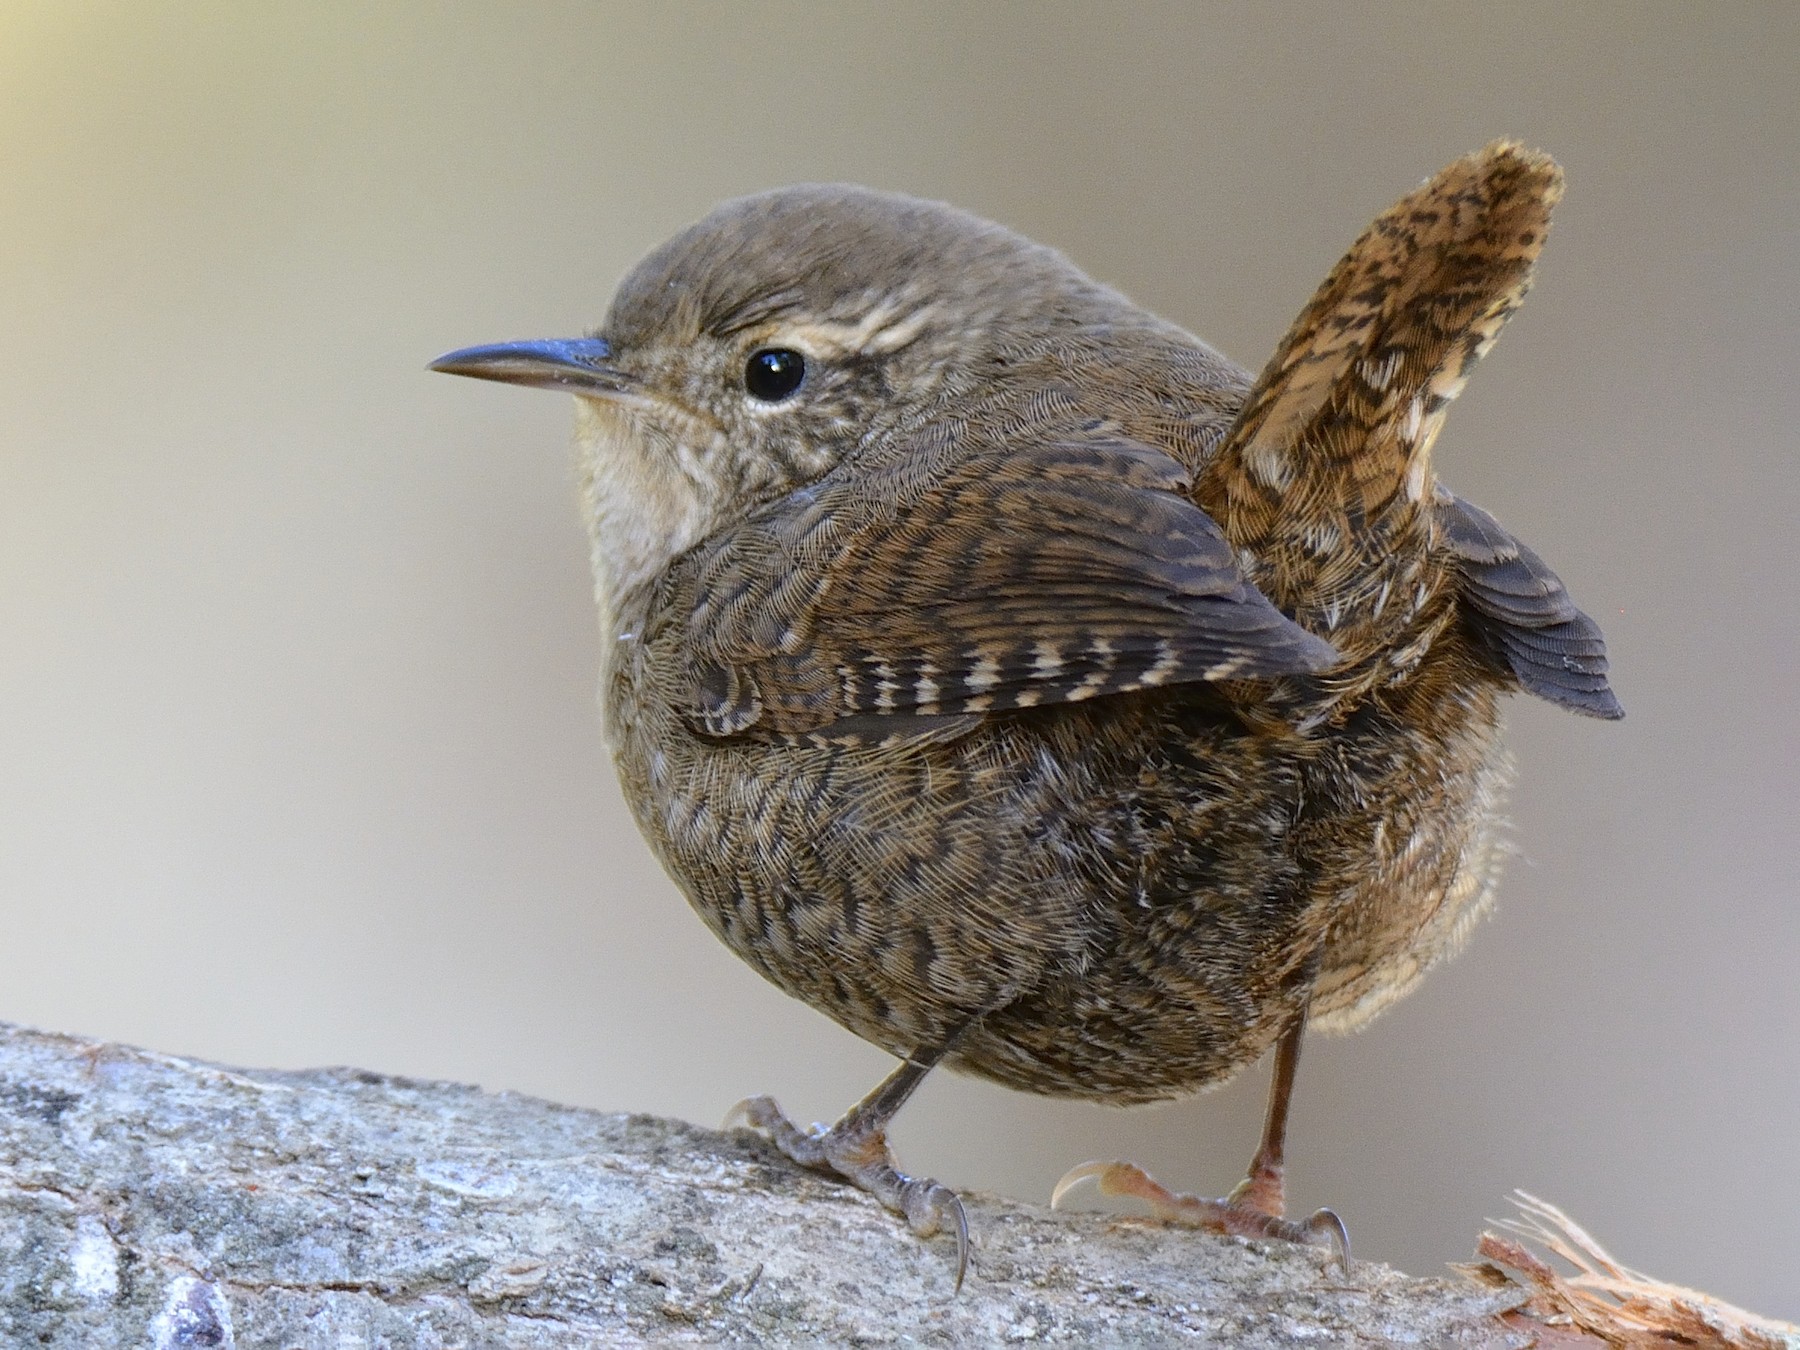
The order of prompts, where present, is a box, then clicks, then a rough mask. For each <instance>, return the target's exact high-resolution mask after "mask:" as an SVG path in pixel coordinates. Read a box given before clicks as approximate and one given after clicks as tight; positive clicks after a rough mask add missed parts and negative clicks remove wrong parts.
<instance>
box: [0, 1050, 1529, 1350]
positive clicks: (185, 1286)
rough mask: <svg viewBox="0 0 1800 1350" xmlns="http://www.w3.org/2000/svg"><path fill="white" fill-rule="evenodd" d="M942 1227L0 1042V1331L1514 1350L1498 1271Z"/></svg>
mask: <svg viewBox="0 0 1800 1350" xmlns="http://www.w3.org/2000/svg"><path fill="white" fill-rule="evenodd" d="M970 1222H971V1227H972V1229H973V1232H974V1237H975V1244H976V1253H975V1259H974V1267H973V1269H972V1270H971V1272H970V1276H969V1282H968V1284H967V1286H966V1287H965V1288H964V1290H963V1292H962V1294H961V1295H960V1296H958V1297H953V1296H952V1294H951V1288H950V1281H951V1271H952V1258H951V1254H950V1248H949V1244H948V1243H947V1242H945V1241H934V1242H924V1241H920V1240H918V1239H916V1238H914V1237H912V1236H911V1235H909V1234H908V1233H907V1232H906V1231H905V1228H904V1226H903V1225H902V1224H901V1223H899V1222H898V1221H896V1220H895V1219H894V1218H893V1217H892V1216H890V1215H888V1214H887V1213H885V1212H884V1211H882V1210H881V1209H880V1208H879V1207H878V1206H876V1205H875V1204H874V1203H873V1202H872V1201H871V1200H869V1199H868V1198H867V1197H866V1196H864V1195H862V1194H860V1193H858V1192H856V1191H853V1190H851V1189H850V1188H848V1187H845V1186H841V1185H837V1184H835V1183H833V1182H831V1181H829V1180H826V1179H823V1178H819V1177H815V1176H812V1175H810V1174H808V1173H805V1172H803V1171H801V1170H799V1169H797V1168H795V1167H793V1166H791V1165H790V1164H788V1163H787V1162H786V1161H785V1160H783V1159H782V1158H780V1157H779V1155H777V1154H775V1153H774V1152H773V1151H772V1150H771V1149H770V1148H768V1147H767V1146H766V1145H764V1144H763V1143H762V1142H761V1141H760V1140H758V1139H755V1138H753V1137H751V1136H749V1135H747V1134H742V1133H738V1134H717V1133H713V1132H711V1131H707V1130H700V1129H696V1128H694V1127H693V1126H690V1125H684V1124H681V1123H679V1122H675V1121H668V1120H660V1119H657V1118H655V1117H651V1116H633V1115H606V1114H602V1113H599V1112H593V1111H584V1110H576V1109H574V1108H570V1107H563V1106H556V1105H553V1104H551V1103H549V1102H543V1101H537V1100H534V1099H532V1098H528V1097H520V1096H515V1095H511V1094H506V1093H501V1094H490V1093H484V1092H480V1091H478V1090H476V1089H474V1088H469V1087H461V1086H456V1085H452V1084H444V1083H425V1082H415V1081H411V1080H407V1079H400V1078H387V1077H381V1076H378V1075H375V1074H369V1073H362V1072H358V1071H355V1070H347V1069H326V1070H318V1071H313V1072H306V1073H277V1072H267V1071H246V1070H236V1069H224V1068H219V1067H217V1066H214V1065H209V1064H202V1063H198V1062H195V1061H192V1060H184V1059H176V1058H172V1057H170V1056H166V1055H158V1054H152V1053H149V1052H146V1051H141V1050H134V1049H130V1048H127V1047H123V1046H117V1045H105V1044H98V1043H94V1042H88V1041H82V1040H77V1039H74V1038H70V1037H65V1036H53V1035H46V1034H42V1033H38V1032H32V1031H26V1030H23V1029H19V1028H10V1027H6V1026H4V1025H3V1024H0V1342H4V1343H5V1344H7V1345H22V1344H32V1345H48V1346H80V1347H83V1348H84V1350H85V1348H87V1347H108V1346H133V1347H136V1346H144V1345H152V1346H155V1347H157V1348H158V1350H165V1348H167V1347H175V1346H280V1347H289V1346H339V1345H374V1344H385V1345H390V1346H396V1347H400V1346H450V1345H505V1346H513V1347H548V1346H557V1347H562V1346H578V1345H593V1344H621V1343H623V1344H634V1343H642V1342H656V1343H682V1342H690V1343H717V1342H738V1343H752V1344H755V1343H769V1344H786V1343H791V1342H796V1341H799V1342H816V1341H823V1342H832V1343H849V1342H876V1343H881V1342H891V1341H918V1342H925V1343H929V1344H945V1345H958V1344H981V1345H988V1344H1001V1343H1006V1342H1015V1343H1019V1342H1033V1341H1057V1342H1063V1343H1079V1344H1094V1343H1102V1344H1109V1343H1119V1342H1128V1343H1131V1344H1134V1345H1165V1344H1175V1343H1186V1344H1192V1343H1195V1342H1196V1341H1197V1342H1200V1343H1207V1342H1211V1343H1215V1344H1224V1345H1233V1346H1244V1347H1262V1346H1290V1345H1305V1346H1308V1347H1317V1346H1321V1345H1333V1346H1335V1345H1350V1346H1362V1345H1368V1346H1375V1345H1391V1344H1393V1343H1395V1342H1396V1341H1403V1342H1407V1343H1412V1344H1420V1345H1457V1346H1470V1347H1486V1346H1503V1345H1505V1346H1518V1345H1524V1344H1527V1343H1528V1342H1529V1340H1530V1333H1529V1331H1528V1330H1522V1329H1521V1324H1519V1323H1517V1322H1516V1321H1513V1322H1507V1321H1502V1320H1501V1317H1500V1314H1502V1313H1504V1312H1506V1311H1507V1310H1510V1309H1513V1308H1516V1307H1517V1306H1519V1305H1520V1304H1521V1303H1522V1302H1523V1301H1524V1299H1525V1298H1526V1297H1527V1291H1526V1290H1525V1289H1523V1288H1520V1287H1519V1286H1518V1285H1516V1284H1504V1285H1495V1284H1492V1283H1488V1284H1481V1283H1477V1282H1474V1281H1469V1280H1460V1279H1456V1278H1443V1279H1414V1278H1411V1277H1408V1276H1405V1275H1401V1274H1399V1273H1398V1272H1396V1271H1393V1270H1390V1269H1388V1268H1386V1267H1384V1266H1380V1265H1376V1264H1373V1263H1370V1262H1363V1261H1359V1262H1357V1263H1356V1264H1355V1265H1354V1267H1353V1268H1352V1270H1351V1272H1350V1273H1349V1275H1347V1276H1346V1275H1344V1274H1342V1273H1341V1272H1338V1271H1336V1270H1333V1269H1331V1268H1330V1267H1329V1266H1328V1264H1327V1262H1326V1259H1325V1257H1324V1255H1323V1254H1322V1253H1315V1252H1312V1251H1306V1250H1299V1249H1295V1248H1291V1247H1287V1246H1285V1245H1283V1244H1279V1243H1274V1244H1253V1243H1249V1242H1245V1241H1241V1240H1238V1239H1229V1238H1220V1237H1214V1236H1211V1235H1209V1234H1205V1233H1196V1232H1191V1231H1171V1230H1166V1229H1162V1228H1159V1227H1156V1226H1154V1225H1151V1224H1147V1223H1142V1222H1138V1221H1135V1220H1122V1219H1109V1218H1105V1217H1102V1216H1098V1215H1071V1214H1051V1213H1049V1212H1047V1211H1045V1210H1042V1209H1038V1208H1034V1207H1032V1206H1027V1205H1020V1204H1016V1203H1014V1202H1011V1201H1007V1200H1000V1199H995V1198H992V1197H988V1196H975V1197H971V1198H970Z"/></svg>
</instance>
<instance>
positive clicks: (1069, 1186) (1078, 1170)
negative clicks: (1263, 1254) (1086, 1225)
mask: <svg viewBox="0 0 1800 1350" xmlns="http://www.w3.org/2000/svg"><path fill="white" fill-rule="evenodd" d="M1084 1181H1092V1182H1094V1183H1095V1185H1096V1186H1098V1188H1099V1190H1100V1194H1102V1195H1129V1196H1135V1197H1136V1198H1137V1199H1139V1200H1142V1201H1144V1202H1145V1203H1146V1204H1147V1205H1149V1206H1150V1212H1151V1213H1152V1214H1154V1215H1155V1216H1156V1217H1157V1218H1158V1219H1161V1220H1162V1221H1163V1222H1164V1223H1173V1224H1183V1225H1185V1226H1187V1227H1190V1228H1205V1229H1209V1230H1210V1231H1212V1232H1215V1233H1236V1234H1237V1235H1238V1236H1240V1237H1258V1238H1280V1239H1282V1240H1283V1241H1285V1242H1298V1243H1302V1244H1304V1245H1307V1246H1312V1247H1326V1248H1330V1249H1331V1251H1332V1252H1333V1254H1334V1255H1335V1256H1336V1257H1337V1263H1338V1265H1339V1267H1340V1268H1341V1269H1344V1270H1349V1269H1350V1232H1349V1230H1348V1229H1347V1228H1345V1227H1344V1221H1343V1220H1342V1219H1340V1218H1338V1216H1337V1215H1336V1214H1334V1213H1333V1212H1332V1211H1331V1210H1329V1209H1321V1210H1319V1211H1317V1212H1316V1213H1314V1214H1313V1215H1312V1216H1311V1217H1310V1218H1308V1219H1305V1220H1302V1221H1300V1222H1295V1221H1294V1220H1292V1219H1288V1218H1284V1217H1283V1216H1282V1190H1281V1178H1280V1175H1279V1174H1278V1173H1276V1174H1270V1173H1267V1172H1261V1171H1258V1172H1253V1173H1252V1174H1251V1175H1250V1177H1248V1178H1247V1179H1246V1180H1245V1181H1244V1182H1243V1183H1242V1184H1240V1185H1239V1186H1238V1187H1237V1189H1236V1190H1234V1191H1232V1193H1231V1194H1230V1195H1228V1196H1226V1197H1225V1198H1224V1199H1223V1200H1208V1199H1205V1198H1203V1197H1201V1196H1198V1195H1185V1194H1182V1193H1181V1192H1178V1191H1172V1190H1170V1189H1169V1188H1168V1187H1167V1186H1164V1185H1163V1184H1162V1183H1161V1182H1160V1181H1158V1180H1157V1179H1156V1178H1155V1177H1153V1176H1151V1175H1150V1174H1149V1173H1148V1172H1146V1171H1145V1170H1144V1169H1143V1168H1141V1167H1139V1166H1138V1165H1137V1164H1136V1163H1128V1162H1085V1163H1082V1164H1081V1165H1080V1166H1078V1167H1072V1168H1070V1169H1069V1171H1068V1172H1066V1173H1064V1175H1063V1179H1062V1180H1061V1181H1059V1182H1057V1183H1056V1189H1055V1191H1053V1192H1052V1193H1051V1196H1050V1207H1051V1208H1052V1209H1055V1208H1056V1207H1057V1206H1058V1205H1059V1204H1060V1203H1061V1201H1062V1199H1063V1197H1065V1196H1066V1195H1068V1193H1069V1192H1070V1191H1071V1190H1073V1189H1074V1188H1075V1187H1076V1186H1078V1185H1080V1184H1081V1183H1082V1182H1084Z"/></svg>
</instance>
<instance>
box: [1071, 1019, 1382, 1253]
mask: <svg viewBox="0 0 1800 1350" xmlns="http://www.w3.org/2000/svg"><path fill="white" fill-rule="evenodd" d="M1305 1032H1306V1014H1305V1013H1304V1012H1302V1013H1301V1014H1300V1016H1298V1017H1296V1018H1295V1019H1294V1024H1293V1025H1292V1026H1291V1027H1289V1028H1288V1029H1287V1031H1286V1032H1285V1033H1283V1035H1282V1037H1281V1040H1280V1042H1279V1043H1278V1044H1277V1045H1276V1047H1275V1072H1274V1075H1273V1077H1272V1078H1271V1079H1270V1082H1269V1109H1268V1112H1267V1114H1266V1115H1265V1116H1264V1117H1263V1133H1262V1142H1261V1143H1260V1144H1259V1145H1258V1146H1257V1149H1256V1156H1255V1157H1254V1158H1252V1159H1251V1160H1250V1172H1249V1175H1248V1176H1246V1177H1245V1178H1244V1179H1243V1180H1242V1181H1241V1182H1239V1183H1238V1185H1237V1187H1236V1188H1235V1189H1234V1190H1233V1191H1232V1192H1231V1194H1230V1195H1228V1196H1226V1197H1225V1198H1224V1199H1223V1200H1208V1199H1204V1198H1202V1197H1201V1196H1197V1195H1185V1194H1182V1193H1180V1192H1177V1191H1171V1190H1170V1189H1169V1188H1168V1187H1166V1186H1164V1185H1163V1184H1162V1183H1161V1182H1160V1181H1158V1180H1157V1179H1156V1178H1155V1177H1153V1176H1151V1175H1150V1174H1149V1173H1148V1172H1146V1171H1145V1170H1144V1169H1143V1168H1141V1167H1139V1166H1138V1165H1137V1164H1136V1163H1129V1162H1087V1163H1082V1164H1081V1165H1080V1166H1079V1167H1074V1168H1071V1169H1070V1170H1069V1171H1068V1172H1067V1173H1065V1174H1064V1176H1063V1179H1062V1180H1061V1181H1059V1182H1057V1183H1056V1190H1055V1191H1054V1192H1053V1193H1052V1194H1051V1197H1050V1204H1051V1207H1052V1208H1054V1207H1055V1206H1056V1204H1057V1203H1058V1202H1059V1201H1060V1200H1061V1199H1062V1198H1063V1196H1065V1195H1067V1194H1068V1192H1069V1191H1070V1189H1071V1188H1073V1187H1074V1186H1076V1185H1077V1184H1079V1183H1080V1182H1083V1181H1088V1180H1092V1181H1094V1182H1095V1183H1096V1184H1097V1185H1098V1186H1099V1189H1100V1193H1101V1194H1102V1195H1132V1196H1136V1197H1137V1198H1138V1199H1140V1200H1142V1201H1144V1202H1145V1203H1146V1204H1148V1205H1149V1206H1150V1210H1151V1212H1152V1213H1153V1214H1155V1215H1156V1217H1157V1218H1159V1219H1161V1220H1163V1221H1164V1222H1165V1223H1178V1224H1187V1225H1190V1226H1192V1227H1195V1228H1208V1229H1211V1230H1212V1231H1214V1232H1218V1233H1237V1234H1239V1235H1240V1236H1243V1237H1272V1238H1282V1239H1285V1240H1286V1241H1288V1242H1304V1243H1310V1244H1312V1245H1314V1246H1327V1247H1331V1248H1332V1249H1333V1250H1334V1251H1335V1252H1336V1253H1337V1258H1338V1264H1339V1265H1340V1266H1342V1267H1343V1268H1344V1269H1346V1270H1348V1269H1349V1268H1350V1233H1349V1230H1347V1229H1346V1228H1345V1227H1344V1221H1343V1220H1342V1219H1340V1218H1338V1216H1337V1215H1336V1214H1334V1213H1333V1212H1332V1211H1331V1210H1329V1209H1321V1210H1318V1211H1317V1212H1315V1213H1314V1214H1313V1215H1312V1216H1311V1217H1310V1218H1308V1219H1306V1220H1305V1221H1304V1222H1301V1223H1296V1222H1294V1221H1292V1220H1290V1219H1288V1218H1286V1217H1284V1215H1285V1213H1286V1209H1287V1200H1286V1195H1285V1193H1284V1190H1283V1185H1282V1171H1283V1167H1284V1165H1285V1162H1286V1154H1287V1118H1288V1105H1289V1103H1290V1102H1291V1101H1292V1099H1293V1095H1294V1071H1295V1069H1296V1068H1298V1067H1299V1064H1300V1039H1301V1037H1302V1036H1303V1035H1305Z"/></svg>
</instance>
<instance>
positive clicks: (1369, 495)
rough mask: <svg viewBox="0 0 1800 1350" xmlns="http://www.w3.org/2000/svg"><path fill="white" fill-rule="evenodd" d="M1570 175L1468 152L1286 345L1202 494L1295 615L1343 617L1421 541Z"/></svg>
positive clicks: (1419, 195) (1349, 260)
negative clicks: (1435, 470)
mask: <svg viewBox="0 0 1800 1350" xmlns="http://www.w3.org/2000/svg"><path fill="white" fill-rule="evenodd" d="M1562 181H1563V180H1562V171H1561V170H1560V169H1559V168H1558V167H1557V165H1556V162H1555V161H1554V160H1552V159H1551V158H1550V157H1549V156H1548V155H1544V154H1540V153H1538V152H1536V151H1532V150H1527V149H1525V148H1524V147H1523V146H1520V145H1518V144H1516V143H1514V142H1511V141H1496V142H1495V143H1494V144H1492V145H1490V146H1488V147H1487V148H1486V149H1484V150H1480V151H1477V152H1476V153H1475V154H1472V155H1467V156H1465V157H1464V158H1462V159H1459V160H1457V161H1456V162H1455V163H1453V164H1451V165H1449V166H1448V167H1447V168H1445V169H1444V170H1443V171H1442V172H1440V173H1439V174H1437V175H1436V176H1435V177H1433V178H1431V179H1429V180H1428V181H1427V182H1425V183H1424V184H1423V185H1421V186H1420V187H1419V188H1418V189H1417V190H1416V191H1414V192H1412V193H1409V194H1408V195H1407V196H1405V197H1403V198H1401V199H1400V200H1399V201H1398V202H1396V203H1395V204H1394V205H1393V206H1391V207H1389V208H1388V210H1387V211H1385V212H1383V213H1382V215H1381V216H1379V217H1378V218H1377V219H1376V221H1375V223H1374V224H1372V225H1371V226H1369V228H1368V229H1367V230H1366V231H1364V232H1363V235H1362V237H1361V238H1360V239H1358V240H1357V241H1356V243H1354V244H1353V245H1351V247H1350V251H1349V252H1348V253H1346V254H1345V255H1344V257H1343V260H1342V261H1341V262H1339V263H1338V265H1337V266H1336V267H1335V268H1333V269H1332V272H1331V275H1330V276H1328V277H1327V278H1326V279H1325V283H1324V285H1322V286H1321V287H1319V290H1318V292H1317V293H1316V294H1315V295H1314V296H1313V298H1312V300H1311V302H1310V303H1309V304H1308V305H1307V306H1306V308H1305V309H1304V310H1303V311H1301V314H1300V317H1299V318H1298V319H1296V320H1295V322H1294V325H1293V327H1292V328H1291V329H1289V330H1288V334H1287V336H1286V337H1285V338H1283V339H1282V342H1281V345H1280V347H1279V348H1278V349H1277V350H1276V352H1275V355H1274V357H1273V358H1272V359H1271V360H1270V362H1269V364H1268V366H1267V367H1266V368H1265V369H1264V370H1263V372H1262V375H1261V376H1260V377H1259V378H1258V379H1257V381H1256V384H1255V386H1254V387H1253V388H1252V390H1251V392H1250V395H1249V397H1248V399H1247V400H1246V402H1245V404H1244V408H1243V411H1242V413H1240V415H1239V417H1238V419H1237V422H1236V423H1235V424H1234V425H1233V427H1232V429H1231V432H1230V433H1229V435H1228V436H1227V437H1226V439H1225V441H1224V442H1223V443H1222V445H1221V447H1220V450H1219V452H1218V454H1217V456H1216V457H1215V458H1214V459H1213V460H1212V461H1211V463H1210V464H1209V465H1208V467H1207V470H1206V471H1205V473H1204V475H1203V477H1202V479H1201V482H1200V483H1199V484H1198V485H1197V486H1198V493H1199V497H1200V501H1201V505H1202V506H1204V507H1205V508H1206V509H1207V511H1208V512H1209V514H1211V515H1212V516H1213V518H1214V519H1215V520H1217V521H1218V522H1219V524H1220V526H1221V527H1222V528H1223V530H1224V532H1225V535H1226V537H1227V538H1228V539H1229V540H1230V541H1231V542H1232V544H1233V545H1235V546H1236V547H1237V548H1239V549H1240V550H1244V551H1247V552H1248V553H1249V554H1250V555H1252V556H1254V557H1255V558H1256V559H1258V560H1259V561H1258V567H1257V572H1258V575H1257V578H1256V580H1257V584H1258V585H1259V587H1261V589H1262V590H1263V591H1264V592H1265V593H1266V594H1268V595H1269V597H1270V598H1271V599H1272V600H1274V601H1275V602H1276V603H1277V604H1278V605H1281V606H1282V607H1283V608H1284V609H1287V610H1289V611H1290V612H1295V611H1309V610H1311V611H1316V610H1318V609H1319V608H1320V607H1321V606H1330V607H1333V608H1341V607H1342V606H1343V605H1345V604H1347V603H1350V602H1351V601H1350V597H1349V595H1348V594H1347V593H1348V592H1349V591H1353V590H1355V589H1356V588H1357V586H1358V584H1359V582H1366V581H1367V580H1368V577H1369V570H1368V564H1369V563H1370V562H1371V561H1372V560H1373V559H1375V558H1377V557H1379V556H1382V555H1384V554H1386V555H1392V553H1393V552H1394V551H1395V549H1396V548H1397V547H1399V546H1400V545H1401V544H1402V543H1403V540H1404V537H1405V536H1407V535H1409V534H1411V535H1414V536H1417V535H1419V534H1421V533H1422V526H1421V518H1422V517H1423V516H1424V515H1426V514H1427V513H1428V512H1429V509H1430V508H1429V506H1428V505H1427V503H1428V502H1429V499H1430V497H1431V493H1432V488H1433V478H1432V472H1431V447H1432V442H1433V441H1434V440H1436V438H1437V433H1438V429H1439V427H1440V426H1441V425H1442V423H1443V419H1444V412H1445V409H1446V407H1447V405H1448V404H1449V402H1450V400H1451V399H1453V398H1455V397H1456V395H1457V394H1458V393H1459V392H1460V391H1461V389H1462V386H1463V382H1464V380H1465V379H1466V378H1467V377H1468V374H1469V371H1470V369H1471V367H1473V366H1474V364H1475V362H1476V361H1478V360H1480V359H1481V357H1482V355H1483V354H1484V353H1485V352H1486V351H1487V349H1488V348H1489V347H1490V346H1491V345H1492V344H1493V342H1494V339H1495V338H1496V337H1498V336H1499V333H1500V329H1501V328H1502V327H1503V326H1504V325H1505V323H1506V321H1507V319H1508V318H1509V317H1511V315H1512V312H1513V311H1514V310H1515V309H1517V308H1518V307H1519V303H1520V301H1521V300H1522V299H1523V298H1524V295H1525V292H1526V289H1527V288H1528V287H1529V286H1530V284H1531V273H1532V265H1533V263H1534V262H1535V260H1536V258H1537V255H1538V250H1539V249H1540V248H1541V247H1542V245H1543V241H1544V234H1545V231H1546V230H1547V228H1548V227H1549V223H1550V211H1551V208H1552V207H1553V206H1555V204H1556V201H1557V199H1558V198H1559V197H1561V196H1562ZM1402 551H1404V550H1403V549H1402ZM1302 622H1305V620H1304V619H1302Z"/></svg>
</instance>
